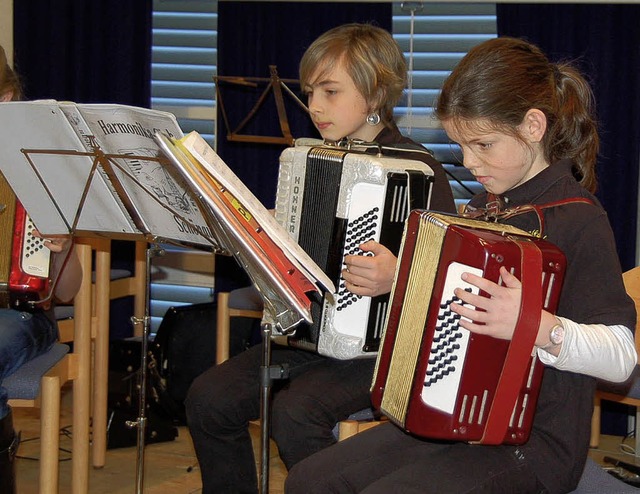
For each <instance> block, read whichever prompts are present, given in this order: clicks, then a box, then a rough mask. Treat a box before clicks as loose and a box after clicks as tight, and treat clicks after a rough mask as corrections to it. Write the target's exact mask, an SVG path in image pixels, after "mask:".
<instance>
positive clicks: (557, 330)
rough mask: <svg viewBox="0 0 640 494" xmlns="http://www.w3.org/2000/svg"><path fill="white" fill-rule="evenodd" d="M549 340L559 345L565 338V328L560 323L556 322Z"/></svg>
mask: <svg viewBox="0 0 640 494" xmlns="http://www.w3.org/2000/svg"><path fill="white" fill-rule="evenodd" d="M549 340H551V343H553V344H554V345H559V344H560V343H562V340H564V328H563V327H562V326H560V325H559V324H556V325H555V326H554V327H553V328H551V331H550V333H549Z"/></svg>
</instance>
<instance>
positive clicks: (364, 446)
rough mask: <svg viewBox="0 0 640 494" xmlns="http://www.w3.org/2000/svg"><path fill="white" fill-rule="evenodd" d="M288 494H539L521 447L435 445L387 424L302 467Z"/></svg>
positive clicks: (291, 479) (290, 481)
mask: <svg viewBox="0 0 640 494" xmlns="http://www.w3.org/2000/svg"><path fill="white" fill-rule="evenodd" d="M285 492H286V493H287V494H327V493H332V494H337V493H345V494H346V493H363V494H364V493H366V494H395V493H397V494H431V493H433V494H462V493H487V494H500V493H502V494H534V493H535V494H538V493H544V492H546V490H545V489H544V488H543V487H542V486H541V485H540V483H539V482H538V480H537V478H536V476H535V474H534V473H533V472H532V471H531V468H530V466H529V463H528V461H527V458H526V456H525V455H524V454H523V453H522V452H521V451H520V450H519V449H518V448H517V447H516V446H479V445H469V444H466V443H444V442H440V443H438V442H430V441H425V440H421V439H418V438H415V437H413V436H410V435H409V434H406V433H405V432H404V431H402V430H401V429H400V428H399V427H396V426H395V425H394V424H391V423H386V424H383V425H379V426H377V427H374V428H373V429H369V430H367V431H364V432H361V433H360V434H357V435H356V436H353V437H351V438H349V439H347V440H345V441H341V442H340V443H338V444H336V445H334V446H332V447H330V448H327V449H325V450H323V451H320V452H319V453H317V454H315V455H313V456H311V457H310V458H307V459H306V460H304V461H302V462H300V463H298V464H297V465H296V466H295V467H294V468H293V469H292V470H291V471H290V472H289V475H288V477H287V481H286V486H285Z"/></svg>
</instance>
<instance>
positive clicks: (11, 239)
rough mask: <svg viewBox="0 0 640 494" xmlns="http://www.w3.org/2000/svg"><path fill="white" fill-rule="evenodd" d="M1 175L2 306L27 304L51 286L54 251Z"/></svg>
mask: <svg viewBox="0 0 640 494" xmlns="http://www.w3.org/2000/svg"><path fill="white" fill-rule="evenodd" d="M0 179H1V180H0V182H1V183H0V191H1V192H2V195H3V203H4V204H3V205H4V209H3V212H2V214H1V215H0V229H1V230H2V232H1V235H0V241H1V243H2V245H3V256H2V259H0V307H13V308H24V307H25V304H28V303H37V302H38V301H39V300H42V299H43V298H45V297H46V296H47V294H48V292H49V290H50V280H49V263H50V258H51V252H50V251H49V249H47V248H46V247H45V246H44V243H43V241H42V239H40V238H36V237H34V236H33V235H32V233H31V232H32V231H33V229H34V228H35V226H34V225H33V223H32V222H31V219H30V218H29V216H28V215H27V213H26V211H25V209H24V207H23V206H22V204H21V203H20V201H17V200H16V199H15V196H13V193H12V192H11V191H10V189H8V185H7V184H6V181H4V177H1V176H0Z"/></svg>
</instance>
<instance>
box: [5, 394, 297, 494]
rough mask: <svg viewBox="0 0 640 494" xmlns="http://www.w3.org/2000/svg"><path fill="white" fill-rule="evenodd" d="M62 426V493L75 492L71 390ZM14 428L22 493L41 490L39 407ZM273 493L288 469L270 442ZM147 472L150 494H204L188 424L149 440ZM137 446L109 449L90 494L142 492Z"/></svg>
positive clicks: (19, 412)
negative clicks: (169, 435)
mask: <svg viewBox="0 0 640 494" xmlns="http://www.w3.org/2000/svg"><path fill="white" fill-rule="evenodd" d="M63 392H64V393H65V394H64V397H63V410H62V413H63V416H62V419H61V425H62V427H63V431H62V435H61V437H60V447H61V449H62V451H61V452H60V460H61V461H60V487H59V488H60V492H61V493H67V492H70V491H71V487H70V486H71V461H69V460H70V458H71V455H70V453H69V450H70V448H71V436H70V433H71V432H72V431H71V430H70V429H71V427H70V424H71V413H70V404H71V391H70V390H67V389H65V390H63ZM13 413H14V428H15V429H16V430H19V431H21V435H22V442H21V444H20V448H19V450H18V460H17V467H16V471H17V484H18V486H17V492H18V494H37V492H38V461H37V458H38V455H39V448H40V442H39V438H38V435H39V427H40V424H39V414H38V411H36V410H34V409H28V408H24V409H19V408H15V409H14V410H13ZM251 432H252V437H253V439H254V447H255V450H256V458H260V453H259V451H260V428H259V426H258V425H254V424H252V425H251ZM270 453H271V455H270V458H271V460H270V471H269V492H270V494H282V493H283V492H284V488H283V484H284V479H285V477H286V469H285V467H284V465H283V464H282V462H281V461H280V458H279V457H278V453H277V448H276V446H275V444H274V443H273V442H272V443H271V446H270ZM143 457H144V470H143V471H144V473H143V475H142V480H143V482H142V486H143V491H144V493H145V494H164V493H172V494H173V493H176V494H199V493H201V492H202V483H201V481H200V472H199V471H198V464H197V461H196V457H195V453H194V450H193V444H192V442H191V437H190V436H189V433H188V431H187V429H186V427H178V437H177V438H176V439H175V440H173V441H166V442H161V443H155V444H147V445H146V446H145V448H144V455H143ZM137 459H138V448H137V447H136V446H132V447H127V448H117V449H109V450H107V459H106V465H105V466H104V468H100V469H95V468H93V467H90V470H89V489H90V494H133V493H136V492H137V490H138V489H137V485H138V476H137V471H138V468H137V461H138V460H137Z"/></svg>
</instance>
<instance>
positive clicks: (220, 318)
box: [216, 292, 231, 364]
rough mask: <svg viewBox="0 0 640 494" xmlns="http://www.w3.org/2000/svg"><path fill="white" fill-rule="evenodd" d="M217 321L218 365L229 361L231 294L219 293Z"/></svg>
mask: <svg viewBox="0 0 640 494" xmlns="http://www.w3.org/2000/svg"><path fill="white" fill-rule="evenodd" d="M217 309H218V310H217V320H216V364H221V363H222V362H224V361H225V360H228V359H229V333H230V332H231V329H230V324H229V319H230V317H231V316H230V314H229V293H228V292H220V293H218V307H217Z"/></svg>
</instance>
